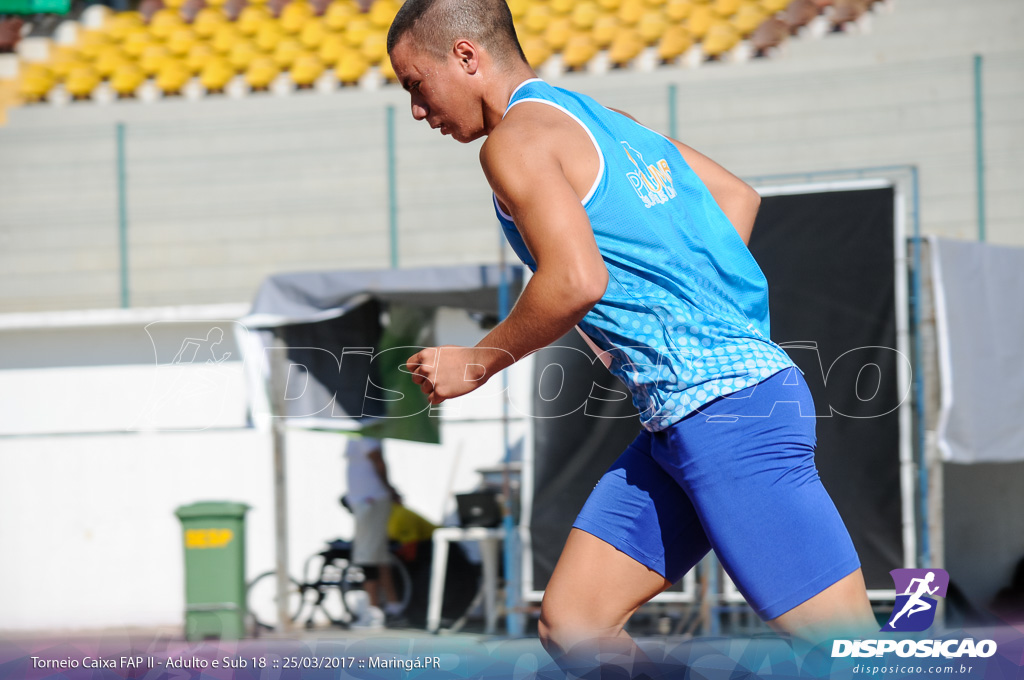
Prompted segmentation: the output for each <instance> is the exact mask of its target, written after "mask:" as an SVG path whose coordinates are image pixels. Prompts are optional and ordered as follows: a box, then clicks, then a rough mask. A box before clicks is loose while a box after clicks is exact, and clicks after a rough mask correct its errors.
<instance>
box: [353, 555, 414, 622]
mask: <svg viewBox="0 0 1024 680" xmlns="http://www.w3.org/2000/svg"><path fill="white" fill-rule="evenodd" d="M388 558H389V563H390V565H391V580H392V582H393V583H394V584H395V595H397V596H398V603H399V604H400V605H401V611H400V612H398V614H397V615H398V616H401V614H402V612H404V611H405V609H406V607H408V606H409V601H410V600H411V599H412V577H411V576H409V570H408V569H407V568H406V566H405V564H403V563H402V561H401V560H399V559H398V557H396V556H395V554H394V553H388ZM365 581H366V574H365V573H364V572H363V568H362V567H360V566H358V565H355V564H348V563H346V565H345V567H344V569H343V570H342V573H341V578H340V583H339V584H338V586H339V587H338V592H339V593H340V595H341V604H342V605H343V606H344V608H345V618H346V619H347V620H349V621H354V620H355V619H356V618H358V617H359V611H360V609H361V608H362V606H363V602H364V600H363V598H365V595H364V594H363V593H362V592H361V591H363V584H364V583H365Z"/></svg>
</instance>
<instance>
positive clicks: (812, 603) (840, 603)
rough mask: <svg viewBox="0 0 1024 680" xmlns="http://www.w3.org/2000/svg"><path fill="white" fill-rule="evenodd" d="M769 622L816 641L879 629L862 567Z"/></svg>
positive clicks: (860, 634)
mask: <svg viewBox="0 0 1024 680" xmlns="http://www.w3.org/2000/svg"><path fill="white" fill-rule="evenodd" d="M768 624H769V625H770V626H771V627H772V628H774V629H775V630H778V631H782V632H786V633H791V634H793V635H796V636H799V637H801V638H804V639H805V640H809V641H812V642H819V641H823V640H829V639H834V638H837V637H844V638H847V637H861V636H863V635H867V634H872V633H875V632H877V631H878V622H877V621H876V619H875V615H874V613H873V612H872V611H871V602H870V601H869V600H868V593H867V589H866V588H865V586H864V575H863V574H862V573H861V570H860V569H858V570H857V571H855V572H853V573H852V574H850V575H849V576H845V577H843V578H842V579H840V580H838V581H836V582H835V583H833V584H832V585H830V586H829V587H828V588H826V589H825V590H823V591H821V592H820V593H818V594H817V595H815V596H814V597H812V598H811V599H809V600H807V601H806V602H803V603H801V604H798V605H797V606H795V607H793V608H792V609H790V610H789V611H788V612H786V613H785V614H783V615H781V616H778V617H776V618H774V619H772V620H771V621H769V622H768Z"/></svg>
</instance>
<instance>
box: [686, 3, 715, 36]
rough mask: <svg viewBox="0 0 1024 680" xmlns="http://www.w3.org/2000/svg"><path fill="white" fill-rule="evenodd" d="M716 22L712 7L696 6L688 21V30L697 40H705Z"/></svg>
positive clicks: (691, 11)
mask: <svg viewBox="0 0 1024 680" xmlns="http://www.w3.org/2000/svg"><path fill="white" fill-rule="evenodd" d="M714 21H715V13H714V11H713V10H712V9H711V5H694V7H693V9H692V10H690V16H689V17H688V18H687V20H686V28H687V30H689V32H690V35H692V36H693V37H694V38H696V39H697V40H703V38H704V36H705V34H707V32H708V29H709V28H711V24H712V23H714Z"/></svg>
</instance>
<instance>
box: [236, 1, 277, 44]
mask: <svg viewBox="0 0 1024 680" xmlns="http://www.w3.org/2000/svg"><path fill="white" fill-rule="evenodd" d="M268 23H273V24H275V25H276V24H277V22H276V21H275V20H274V17H273V16H272V15H271V14H270V10H268V9H267V8H266V7H264V6H262V5H246V7H245V8H244V9H243V10H242V11H241V13H240V14H239V15H238V19H237V20H236V21H235V26H236V27H237V28H238V32H239V33H241V34H242V35H244V36H249V37H251V36H254V35H256V34H257V33H258V32H259V30H260V29H261V28H263V26H265V25H267V24H268Z"/></svg>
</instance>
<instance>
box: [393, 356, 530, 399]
mask: <svg viewBox="0 0 1024 680" xmlns="http://www.w3.org/2000/svg"><path fill="white" fill-rule="evenodd" d="M511 363H512V356H511V355H510V354H509V353H508V352H505V351H504V350H500V349H489V348H481V347H459V346H457V345H443V346H441V347H428V348H426V349H423V350H420V351H419V352H417V353H416V354H413V355H412V356H411V357H409V360H408V361H406V363H405V367H406V369H408V371H409V374H410V375H411V376H412V381H413V382H414V383H416V384H417V385H419V386H420V389H421V390H422V391H423V394H425V395H427V400H428V401H429V402H430V403H431V404H432V405H436V404H440V403H441V402H443V401H444V400H446V399H453V398H455V397H461V396H462V395H464V394H468V393H470V392H472V391H473V390H475V389H476V388H478V387H480V386H481V385H483V384H484V383H485V382H487V380H488V378H490V377H491V375H492V373H494V372H497V371H498V370H501V369H502V368H504V367H505V366H507V365H509V364H511Z"/></svg>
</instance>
